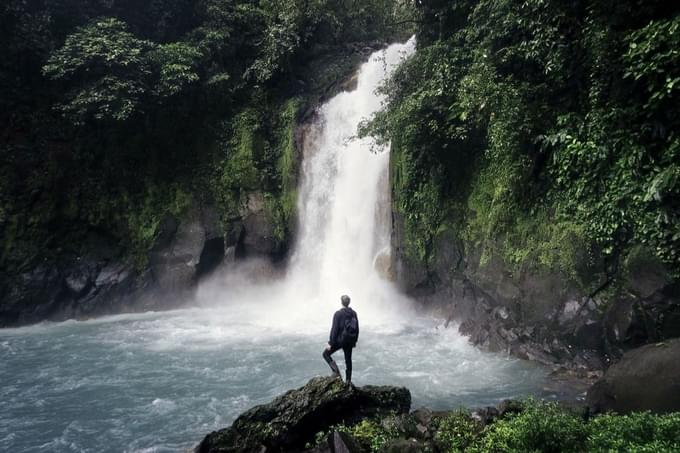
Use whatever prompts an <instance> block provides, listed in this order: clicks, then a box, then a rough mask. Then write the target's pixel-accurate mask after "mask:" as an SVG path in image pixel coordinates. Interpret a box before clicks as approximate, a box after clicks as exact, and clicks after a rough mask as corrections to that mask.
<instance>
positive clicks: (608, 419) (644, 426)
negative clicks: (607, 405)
mask: <svg viewBox="0 0 680 453" xmlns="http://www.w3.org/2000/svg"><path fill="white" fill-rule="evenodd" d="M587 445H588V449H587V450H588V451H594V452H606V451H630V452H640V453H642V452H648V453H652V452H672V451H678V450H680V413H673V414H667V415H655V414H652V413H650V412H641V413H633V414H629V415H610V414H608V415H601V416H598V417H595V418H594V419H593V420H591V421H590V422H589V423H588V440H587Z"/></svg>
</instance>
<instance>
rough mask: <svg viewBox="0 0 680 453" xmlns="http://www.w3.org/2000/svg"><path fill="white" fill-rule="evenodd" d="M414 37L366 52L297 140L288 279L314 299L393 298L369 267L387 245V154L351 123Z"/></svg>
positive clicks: (371, 103)
mask: <svg viewBox="0 0 680 453" xmlns="http://www.w3.org/2000/svg"><path fill="white" fill-rule="evenodd" d="M414 41H415V40H414V39H413V38H412V39H411V40H409V41H408V42H407V43H405V44H394V45H392V46H390V47H388V48H387V49H384V50H382V51H379V52H376V53H374V54H373V55H372V56H371V57H370V59H369V61H368V62H367V63H365V64H364V65H362V66H361V68H360V70H359V72H358V77H357V80H358V82H357V86H356V89H355V90H354V91H350V92H342V93H340V94H338V95H337V96H335V97H334V98H333V99H331V100H330V101H329V102H327V103H326V104H325V105H323V106H322V107H321V109H320V111H319V113H318V121H317V122H316V123H315V124H314V125H313V127H312V129H311V131H310V132H309V133H308V134H307V137H306V140H305V141H304V148H303V164H302V175H301V185H300V190H299V199H298V212H299V229H298V230H299V235H298V238H297V241H296V244H297V247H296V250H295V251H294V253H293V256H292V259H291V262H290V269H289V272H288V279H289V281H290V284H291V285H292V286H293V287H294V291H296V292H297V293H298V294H300V293H301V291H302V294H304V295H305V296H306V297H307V298H308V299H311V300H317V302H318V303H320V304H323V305H325V304H330V306H332V307H335V306H337V305H338V303H339V302H338V301H339V297H340V295H341V294H345V293H347V294H349V295H350V297H352V299H353V300H356V301H357V302H358V303H360V305H362V307H363V306H369V305H370V307H372V308H378V307H377V306H382V305H384V304H388V303H390V301H389V300H386V299H389V298H394V297H398V296H396V294H395V292H393V291H389V290H388V288H387V287H388V286H389V284H387V283H386V282H384V281H382V280H381V276H380V273H379V272H378V271H377V269H376V265H383V266H384V262H385V257H384V254H385V253H386V251H389V244H390V238H389V236H390V209H389V208H390V206H389V203H390V197H389V181H388V167H389V153H388V150H387V149H377V147H376V146H375V144H374V143H373V142H372V140H371V139H369V138H365V139H359V138H357V137H356V134H357V127H358V125H359V122H360V121H361V120H363V119H367V118H370V117H371V115H372V114H374V113H375V112H376V111H378V110H379V109H380V107H381V105H382V101H383V99H382V97H381V96H380V95H379V94H377V93H376V89H377V88H378V86H379V85H380V83H381V82H383V81H384V80H385V79H386V78H387V77H388V76H389V75H390V74H391V72H392V71H393V70H394V69H395V68H396V66H397V65H398V64H399V63H400V62H401V61H402V60H403V59H404V58H406V57H407V56H409V55H410V54H412V53H413V51H414V48H415V42H414ZM380 254H382V255H383V256H382V257H380ZM373 311H374V310H373Z"/></svg>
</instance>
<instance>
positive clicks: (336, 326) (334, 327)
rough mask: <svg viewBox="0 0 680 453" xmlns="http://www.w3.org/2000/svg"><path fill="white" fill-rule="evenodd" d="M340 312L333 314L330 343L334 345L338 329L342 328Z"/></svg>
mask: <svg viewBox="0 0 680 453" xmlns="http://www.w3.org/2000/svg"><path fill="white" fill-rule="evenodd" d="M339 324H340V313H339V312H337V311H336V312H335V314H334V315H333V325H332V326H331V334H330V337H329V338H328V344H329V345H331V346H334V343H335V338H336V337H337V336H338V330H339V329H340V325H339Z"/></svg>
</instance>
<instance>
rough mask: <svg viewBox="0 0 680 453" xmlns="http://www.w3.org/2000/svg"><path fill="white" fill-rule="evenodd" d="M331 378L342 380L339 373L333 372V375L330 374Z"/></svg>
mask: <svg viewBox="0 0 680 453" xmlns="http://www.w3.org/2000/svg"><path fill="white" fill-rule="evenodd" d="M331 377H332V378H334V379H342V376H340V372H339V371H333V374H331Z"/></svg>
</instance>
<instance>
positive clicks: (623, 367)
mask: <svg viewBox="0 0 680 453" xmlns="http://www.w3.org/2000/svg"><path fill="white" fill-rule="evenodd" d="M586 401H587V404H588V407H589V408H590V411H591V412H594V413H597V412H607V411H614V412H618V413H627V412H632V411H644V410H651V411H654V412H672V411H680V339H674V340H669V341H666V342H664V343H658V344H649V345H646V346H642V347H640V348H637V349H633V350H631V351H628V352H626V353H625V354H624V355H623V357H622V358H621V360H620V361H619V362H618V363H616V364H614V365H613V366H611V367H610V368H609V369H608V370H607V372H606V373H605V375H604V376H603V377H602V379H600V380H599V381H598V382H596V383H595V385H593V387H592V388H591V389H590V390H589V391H588V397H587V400H586Z"/></svg>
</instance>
